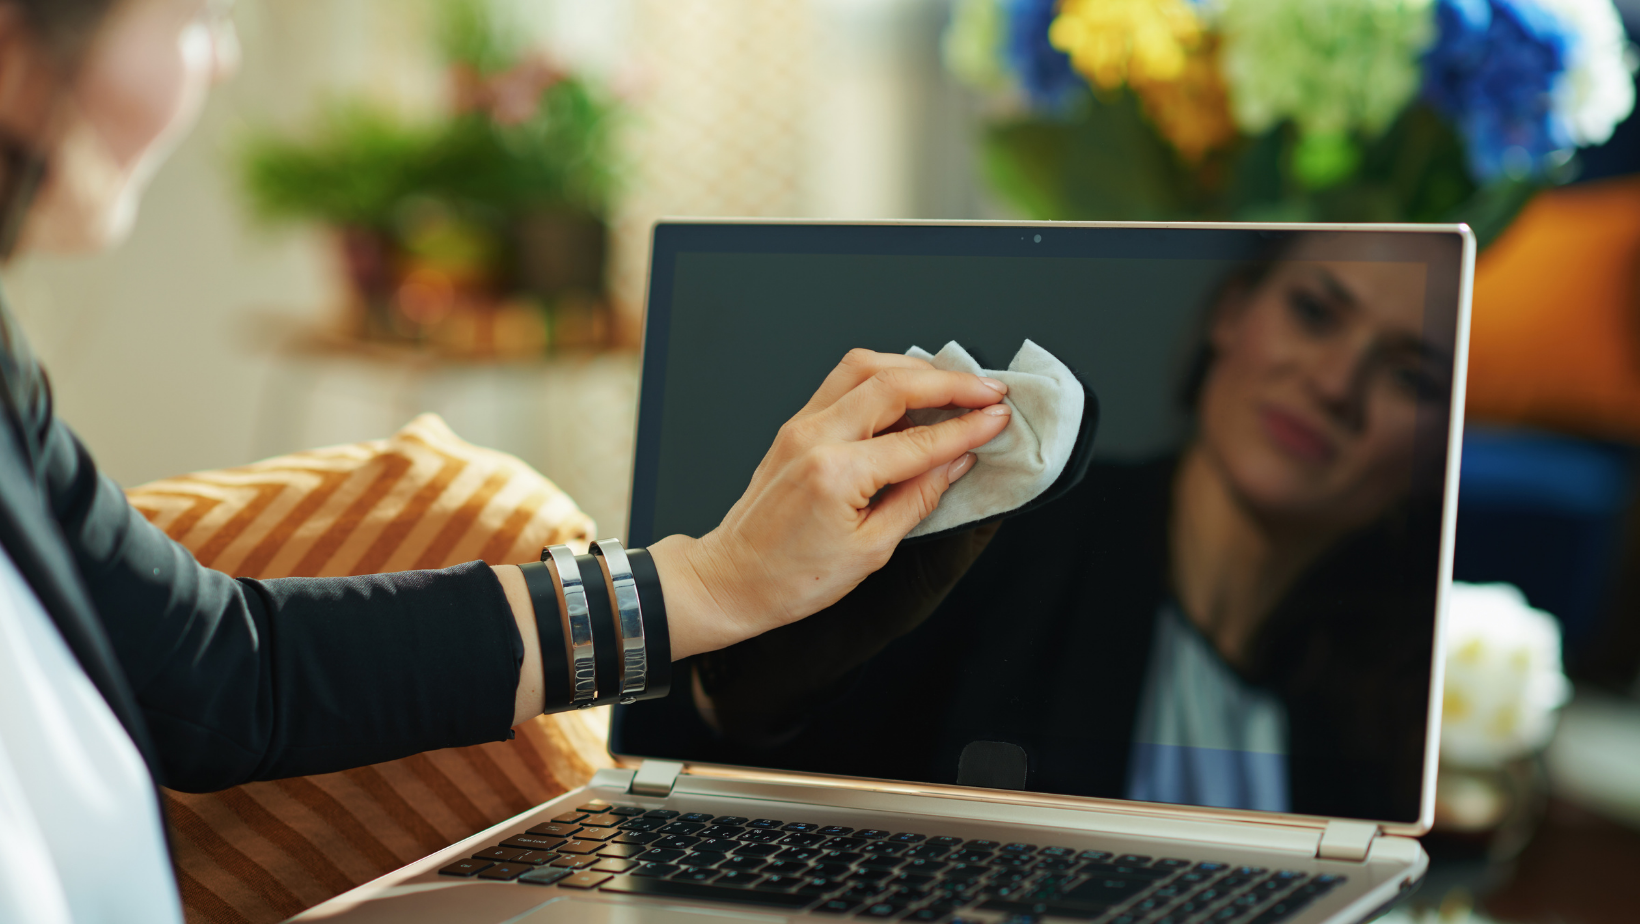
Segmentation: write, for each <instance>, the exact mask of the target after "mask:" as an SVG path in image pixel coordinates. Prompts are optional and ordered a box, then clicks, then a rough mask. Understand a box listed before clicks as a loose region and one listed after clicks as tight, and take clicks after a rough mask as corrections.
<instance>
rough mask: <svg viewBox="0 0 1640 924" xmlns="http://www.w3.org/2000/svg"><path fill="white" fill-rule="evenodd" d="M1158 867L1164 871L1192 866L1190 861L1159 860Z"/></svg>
mask: <svg viewBox="0 0 1640 924" xmlns="http://www.w3.org/2000/svg"><path fill="white" fill-rule="evenodd" d="M1156 865H1157V866H1159V867H1161V868H1163V869H1184V868H1185V867H1187V866H1189V865H1190V861H1189V860H1172V859H1163V860H1157V861H1156Z"/></svg>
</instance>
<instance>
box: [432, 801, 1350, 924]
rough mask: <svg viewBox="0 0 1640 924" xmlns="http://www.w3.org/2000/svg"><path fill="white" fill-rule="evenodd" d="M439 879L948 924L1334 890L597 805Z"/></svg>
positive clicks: (1185, 920)
mask: <svg viewBox="0 0 1640 924" xmlns="http://www.w3.org/2000/svg"><path fill="white" fill-rule="evenodd" d="M439 872H440V873H441V874H442V875H445V876H460V877H470V878H477V879H488V880H501V881H516V882H521V883H528V884H531V885H550V886H558V887H561V888H569V889H584V890H592V889H596V890H600V891H604V892H611V893H619V894H624V895H641V896H654V897H658V898H670V899H686V900H697V901H698V900H704V901H719V902H728V903H731V904H736V905H744V906H758V907H763V908H769V909H779V910H783V911H786V912H801V911H807V912H810V913H816V914H828V915H838V916H853V917H856V918H865V919H892V920H903V921H929V922H948V924H958V922H960V921H961V920H962V918H963V915H964V914H965V913H966V912H971V911H985V912H1001V913H1003V914H1004V915H1007V916H1010V917H1011V916H1020V917H1022V918H1026V919H1029V918H1032V917H1035V916H1038V915H1055V916H1060V917H1069V918H1081V919H1085V920H1089V921H1095V920H1097V921H1099V922H1100V924H1207V922H1214V924H1218V922H1235V924H1244V922H1245V924H1277V922H1280V921H1284V920H1286V919H1287V918H1289V917H1291V916H1292V915H1294V914H1295V913H1297V912H1298V911H1299V910H1301V909H1302V908H1304V907H1305V906H1306V905H1308V904H1309V903H1310V902H1312V901H1314V900H1315V899H1317V898H1319V897H1321V896H1322V895H1325V894H1326V893H1327V892H1328V891H1330V890H1331V889H1333V888H1334V887H1336V886H1338V885H1339V884H1340V883H1342V882H1344V881H1345V880H1344V877H1342V876H1330V875H1323V876H1311V875H1308V874H1306V873H1303V872H1299V871H1297V870H1282V869H1265V868H1262V867H1256V866H1231V865H1229V864H1227V863H1221V862H1215V861H1212V860H1201V859H1181V858H1175V857H1148V856H1140V855H1137V854H1120V855H1117V854H1112V853H1110V852H1108V851H1103V850H1078V849H1074V848H1070V847H1060V846H1054V845H1051V844H1049V845H1037V844H1024V843H1010V844H1003V843H997V842H996V841H988V840H965V839H963V838H960V837H951V836H942V835H937V834H924V833H918V832H910V831H887V830H876V829H864V830H856V829H853V828H846V827H839V826H827V825H821V824H817V823H813V822H806V821H784V820H781V819H775V818H745V817H740V816H732V815H718V816H713V815H707V814H703V813H699V812H687V813H686V812H678V811H674V810H671V809H645V808H643V807H641V806H636V805H614V804H610V803H607V802H603V801H593V802H588V803H586V804H583V805H581V806H580V807H579V808H577V809H576V810H575V811H573V812H565V813H564V814H562V815H559V816H557V817H555V818H553V819H552V820H551V821H550V822H547V823H544V824H538V825H536V826H535V827H533V828H530V829H529V831H528V832H527V833H525V834H521V835H517V836H514V837H510V838H508V839H506V840H504V841H502V842H501V843H499V844H496V845H494V846H492V847H488V848H485V849H483V850H480V851H478V852H477V853H475V854H474V855H473V856H472V857H471V858H470V859H466V860H461V861H458V862H456V863H452V864H450V865H449V866H446V867H445V868H443V869H441V870H439ZM988 916H989V915H988Z"/></svg>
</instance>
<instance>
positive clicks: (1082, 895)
mask: <svg viewBox="0 0 1640 924" xmlns="http://www.w3.org/2000/svg"><path fill="white" fill-rule="evenodd" d="M1149 887H1150V881H1149V880H1144V879H1104V878H1100V877H1098V876H1095V877H1094V878H1092V879H1088V880H1087V881H1085V882H1083V883H1082V884H1081V885H1079V886H1077V887H1076V888H1074V889H1071V890H1070V891H1069V892H1066V893H1065V897H1066V898H1067V899H1070V900H1072V901H1075V902H1081V903H1085V904H1089V905H1103V906H1106V907H1108V906H1110V905H1118V904H1121V903H1122V902H1125V901H1127V900H1128V899H1130V898H1132V897H1133V896H1135V895H1138V894H1139V893H1140V892H1143V891H1144V890H1145V889H1147V888H1149Z"/></svg>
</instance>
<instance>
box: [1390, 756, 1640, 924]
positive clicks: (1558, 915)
mask: <svg viewBox="0 0 1640 924" xmlns="http://www.w3.org/2000/svg"><path fill="white" fill-rule="evenodd" d="M1636 772H1640V770H1637V771H1636ZM1637 880H1640V830H1636V829H1634V828H1631V827H1627V826H1625V825H1621V824H1618V823H1616V822H1614V821H1611V820H1609V819H1606V818H1604V817H1601V816H1599V815H1596V814H1594V813H1592V812H1589V811H1586V810H1584V809H1581V808H1579V807H1577V806H1575V805H1572V804H1570V803H1567V802H1561V801H1557V800H1551V801H1550V803H1549V807H1548V811H1547V814H1546V815H1545V817H1544V819H1543V824H1542V826H1541V827H1539V829H1538V830H1537V832H1536V833H1535V834H1534V835H1533V836H1532V839H1531V841H1530V842H1529V843H1528V844H1527V846H1526V849H1525V850H1524V851H1523V852H1522V853H1521V855H1520V857H1519V858H1518V859H1516V860H1515V862H1514V863H1513V864H1512V865H1511V867H1510V868H1508V869H1507V870H1505V871H1504V872H1503V876H1502V879H1501V882H1499V884H1498V885H1497V886H1496V887H1495V888H1493V889H1490V890H1488V891H1487V894H1485V895H1484V896H1482V897H1481V899H1480V901H1479V906H1480V909H1481V910H1482V911H1484V912H1485V913H1486V914H1487V915H1489V916H1491V917H1493V918H1495V919H1497V920H1498V921H1503V922H1511V924H1635V922H1636V921H1640V899H1637V897H1636V895H1637V893H1636V882H1637ZM1420 897H1423V896H1420ZM1428 898H1429V899H1431V900H1438V896H1428Z"/></svg>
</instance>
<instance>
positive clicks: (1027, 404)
mask: <svg viewBox="0 0 1640 924" xmlns="http://www.w3.org/2000/svg"><path fill="white" fill-rule="evenodd" d="M906 355H907V356H915V357H917V358H919V359H926V360H928V361H929V362H930V363H932V364H933V365H934V368H936V369H946V370H950V371H955V372H972V373H974V374H976V375H987V376H990V377H991V378H994V379H1000V380H1001V381H1003V382H1004V383H1006V384H1007V386H1008V395H1007V397H1005V398H1003V401H1004V403H1006V404H1007V405H1008V406H1009V407H1010V408H1012V410H1013V417H1012V418H1011V419H1010V420H1009V422H1008V427H1007V429H1005V430H1003V431H1002V433H1000V434H998V436H997V437H996V438H995V439H993V440H991V441H990V442H989V443H986V444H985V445H984V446H981V447H979V448H978V449H976V450H974V455H975V456H977V457H978V458H977V459H976V461H975V463H974V467H973V468H972V469H971V470H969V472H968V473H967V474H966V475H963V476H962V478H961V479H959V480H958V481H957V483H956V484H954V485H952V486H951V487H950V488H949V489H948V490H947V491H946V492H945V496H944V497H942V498H940V504H939V506H938V507H936V508H935V509H934V512H933V513H931V514H929V515H928V518H927V519H925V520H923V521H922V522H921V523H919V524H917V528H916V529H913V530H912V531H911V533H910V534H909V535H908V536H907V538H908V539H915V538H918V537H923V536H931V535H934V534H936V533H944V532H947V531H950V530H953V529H957V528H960V527H966V526H973V525H977V524H979V523H982V522H985V521H989V520H996V519H1000V518H1001V517H1003V516H1007V515H1009V514H1012V513H1017V512H1022V511H1023V510H1024V508H1026V507H1027V506H1031V505H1033V502H1035V501H1038V500H1041V499H1044V498H1046V497H1048V496H1050V495H1051V496H1058V495H1059V494H1062V493H1063V492H1064V491H1067V490H1069V489H1070V488H1071V487H1074V486H1075V484H1076V482H1079V481H1081V477H1082V475H1083V474H1084V473H1086V471H1087V462H1088V455H1089V453H1090V451H1091V449H1092V444H1093V435H1094V429H1095V428H1096V426H1097V424H1098V416H1099V412H1098V407H1099V403H1098V401H1097V400H1096V399H1095V398H1094V395H1093V393H1092V392H1091V391H1089V390H1088V389H1087V388H1086V386H1084V385H1083V384H1082V382H1081V380H1079V379H1078V378H1077V377H1076V375H1075V373H1073V372H1071V370H1070V369H1069V368H1068V367H1066V365H1065V364H1064V363H1062V362H1060V361H1059V359H1058V358H1056V357H1055V356H1054V355H1053V354H1052V353H1049V352H1048V351H1047V350H1044V349H1043V348H1042V347H1040V346H1038V345H1037V344H1035V343H1033V342H1032V341H1030V340H1026V341H1025V342H1024V344H1023V345H1021V346H1020V348H1019V352H1018V353H1015V354H1014V359H1013V362H1011V363H1009V364H1008V368H1007V369H1006V370H1003V371H998V370H994V369H982V368H981V367H980V364H979V363H978V362H976V361H975V360H974V357H972V356H970V355H969V354H968V351H967V350H965V349H963V348H962V346H961V345H959V344H958V343H957V342H956V341H954V340H953V341H952V342H950V343H947V344H946V345H945V347H944V348H942V349H941V350H940V351H939V353H937V354H935V355H932V356H931V355H929V353H928V352H927V351H926V350H923V349H921V348H919V347H912V348H911V349H910V350H907V351H906ZM965 413H967V411H963V410H941V409H929V410H915V411H910V412H908V413H907V414H906V416H907V417H908V418H910V419H911V422H912V423H914V424H919V425H929V424H935V423H939V422H940V421H942V420H948V419H950V418H952V417H956V416H958V415H960V414H965ZM1050 489H1052V490H1051V491H1050Z"/></svg>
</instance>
